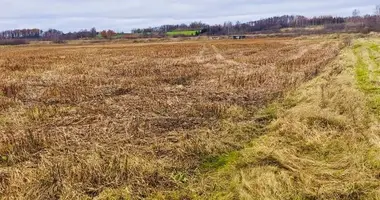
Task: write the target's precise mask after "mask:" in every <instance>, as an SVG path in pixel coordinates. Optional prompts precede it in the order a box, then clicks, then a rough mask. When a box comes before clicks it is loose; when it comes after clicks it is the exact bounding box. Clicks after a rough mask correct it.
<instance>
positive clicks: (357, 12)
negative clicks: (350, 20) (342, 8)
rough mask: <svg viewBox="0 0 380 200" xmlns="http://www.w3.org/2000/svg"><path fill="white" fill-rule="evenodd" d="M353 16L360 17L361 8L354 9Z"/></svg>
mask: <svg viewBox="0 0 380 200" xmlns="http://www.w3.org/2000/svg"><path fill="white" fill-rule="evenodd" d="M352 16H353V17H359V16H360V10H358V9H355V10H354V11H352Z"/></svg>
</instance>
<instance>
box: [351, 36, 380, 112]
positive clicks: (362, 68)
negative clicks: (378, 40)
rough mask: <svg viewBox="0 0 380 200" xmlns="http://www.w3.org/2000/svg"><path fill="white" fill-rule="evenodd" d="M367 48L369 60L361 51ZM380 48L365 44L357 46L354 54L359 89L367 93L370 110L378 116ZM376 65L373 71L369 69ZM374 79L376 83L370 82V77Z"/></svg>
mask: <svg viewBox="0 0 380 200" xmlns="http://www.w3.org/2000/svg"><path fill="white" fill-rule="evenodd" d="M362 48H366V49H367V50H368V58H367V59H365V58H363V55H361V49H362ZM378 50H379V47H378V45H376V44H372V43H364V44H362V45H355V47H354V52H355V55H356V59H357V62H356V65H355V68H356V80H357V84H358V86H359V88H360V89H361V90H362V91H363V92H365V93H366V94H367V96H368V105H367V106H368V108H369V109H370V110H371V111H372V112H374V113H377V114H380V87H379V85H378V83H377V82H376V80H380V69H379V68H380V64H379V63H378V61H377V59H378V57H377V55H376V54H375V52H378ZM368 62H372V63H373V64H374V69H373V71H370V69H369V68H368V65H369V63H368ZM371 75H372V77H374V79H375V81H371V80H370V76H371Z"/></svg>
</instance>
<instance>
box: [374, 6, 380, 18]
mask: <svg viewBox="0 0 380 200" xmlns="http://www.w3.org/2000/svg"><path fill="white" fill-rule="evenodd" d="M375 15H377V16H380V5H377V6H376V9H375Z"/></svg>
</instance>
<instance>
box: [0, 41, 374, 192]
mask: <svg viewBox="0 0 380 200" xmlns="http://www.w3.org/2000/svg"><path fill="white" fill-rule="evenodd" d="M371 42H372V43H368V42H367V43H365V42H363V41H361V42H358V44H356V45H355V46H354V47H348V46H347V45H349V42H348V41H347V39H342V38H340V37H314V38H312V37H310V38H294V39H288V38H282V39H279V38H272V39H256V40H242V41H232V40H221V41H187V42H166V43H147V44H103V45H99V44H94V45H34V46H33V45H30V46H20V47H0V50H1V54H0V71H1V73H0V136H1V137H0V199H129V198H132V199H252V198H256V197H257V198H259V199H295V198H298V199H325V198H331V199H359V197H360V198H364V197H371V198H373V199H376V197H379V192H377V193H376V191H379V190H378V189H379V184H378V182H379V177H380V173H379V170H380V169H379V167H380V165H379V163H380V161H379V158H378V155H379V152H380V150H379V149H380V148H378V147H377V146H376V145H378V144H379V137H380V136H379V134H378V132H376V130H377V129H376V128H374V127H375V126H370V125H368V124H370V123H371V121H368V122H367V121H366V119H369V118H370V117H368V116H367V115H365V114H367V111H366V106H368V104H366V103H365V102H366V99H365V97H363V96H361V94H362V93H364V92H363V91H364V90H366V91H370V92H373V91H374V90H373V89H372V88H373V87H375V86H373V84H375V83H374V81H368V80H367V78H368V77H367V76H364V75H353V73H354V72H353V71H352V70H351V71H349V70H348V71H347V72H346V71H345V70H346V66H348V65H351V66H352V67H353V68H355V69H356V68H357V69H358V73H359V74H362V73H364V74H376V75H377V71H376V72H373V73H372V71H370V72H368V69H367V68H364V67H363V66H366V65H363V64H362V65H360V63H365V62H367V60H363V61H361V62H360V58H361V56H360V54H361V53H362V51H363V52H364V53H363V54H365V55H367V52H366V51H365V49H366V48H365V47H366V46H365V45H364V46H363V45H361V44H364V43H365V44H367V45H369V46H370V47H371V48H372V50H371V51H370V52H372V53H368V54H369V56H367V57H366V58H368V60H371V59H370V58H372V59H376V57H377V58H378V56H379V51H378V46H377V47H376V45H375V44H376V43H374V42H373V41H371ZM370 44H371V45H370ZM350 48H352V50H351V51H349V52H346V53H345V54H343V53H341V52H342V51H343V52H344V51H348V50H347V49H350ZM340 53H341V54H340ZM355 55H356V56H357V57H358V58H356V57H355ZM371 56H372V57H371ZM351 58H352V62H351V63H350V62H349V61H347V60H349V59H351ZM337 60H345V62H343V61H341V62H338V61H337ZM357 60H359V64H356V62H357ZM347 63H350V64H347ZM373 63H376V62H375V61H374V62H373ZM377 63H378V62H377ZM372 66H373V67H375V66H376V65H375V64H373V65H372ZM376 67H379V66H378V64H377V66H376ZM361 69H362V70H361ZM371 70H372V68H371ZM362 71H363V72H362ZM340 76H344V77H343V78H340ZM355 76H356V77H358V80H359V83H360V84H359V85H361V86H362V87H359V89H356V88H355V86H354V85H355V84H356V82H355V80H356V79H355ZM368 76H369V75H368ZM347 77H349V78H347ZM363 77H364V78H363ZM366 77H367V78H366ZM371 77H373V76H371ZM376 77H377V76H376ZM351 79H352V80H351ZM341 80H343V83H342V81H341ZM371 80H372V79H371ZM344 81H346V82H347V81H348V83H346V82H344ZM368 85H371V88H370V87H367V86H368ZM347 87H350V88H349V89H347ZM315 88H316V89H315ZM360 88H361V89H360ZM363 88H364V89H363ZM339 89H340V90H339ZM352 91H354V92H353V93H349V92H352ZM345 92H346V93H345ZM353 94H355V95H353ZM339 95H341V96H342V95H343V96H344V95H347V98H348V97H350V98H352V99H349V100H347V101H343V100H342V99H345V98H346V96H344V98H343V97H340V98H339ZM363 95H364V94H363ZM372 96H373V98H372V99H374V100H373V101H375V102H378V101H377V100H378V99H377V96H376V95H375V94H373V95H372ZM355 98H356V99H355ZM369 102H370V103H371V101H369ZM355 103H356V104H355ZM371 105H374V104H371ZM378 105H380V104H378ZM376 109H377V107H375V108H374V110H376ZM379 110H380V109H379ZM370 113H376V112H368V115H370ZM327 115H328V116H327ZM375 115H376V114H371V116H375ZM371 119H372V118H371ZM372 123H375V120H374V119H373V121H372ZM363 124H365V125H366V126H364V125H363ZM370 127H372V128H370ZM369 130H372V132H371V131H369ZM359 133H360V134H359ZM351 142H353V143H351ZM353 146H354V147H353ZM356 150H357V151H356ZM343 153H344V154H343ZM346 153H347V154H346ZM352 176H353V178H351V177H352ZM376 195H377V196H376ZM356 197H357V198H356Z"/></svg>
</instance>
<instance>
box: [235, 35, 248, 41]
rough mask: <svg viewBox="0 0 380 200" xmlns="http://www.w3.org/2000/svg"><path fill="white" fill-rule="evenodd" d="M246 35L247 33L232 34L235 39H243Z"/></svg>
mask: <svg viewBox="0 0 380 200" xmlns="http://www.w3.org/2000/svg"><path fill="white" fill-rule="evenodd" d="M245 38H246V36H245V35H233V36H232V39H234V40H242V39H245Z"/></svg>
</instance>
